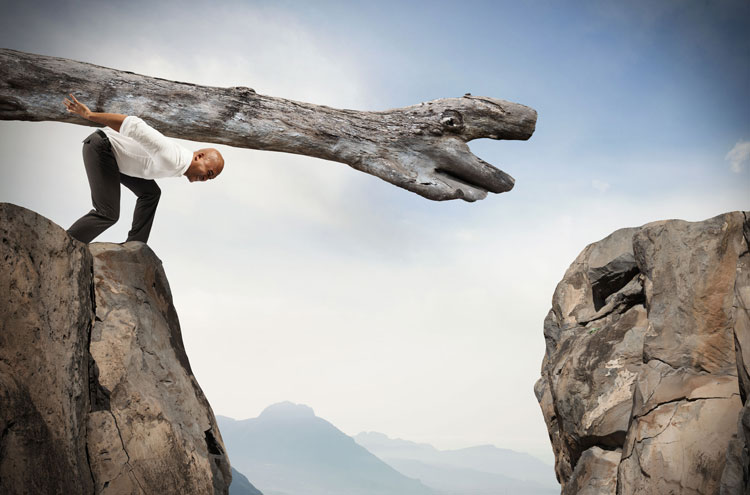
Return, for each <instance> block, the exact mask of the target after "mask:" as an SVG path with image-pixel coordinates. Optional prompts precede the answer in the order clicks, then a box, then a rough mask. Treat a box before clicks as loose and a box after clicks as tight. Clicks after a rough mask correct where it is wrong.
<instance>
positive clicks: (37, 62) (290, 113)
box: [0, 49, 536, 201]
mask: <svg viewBox="0 0 750 495" xmlns="http://www.w3.org/2000/svg"><path fill="white" fill-rule="evenodd" d="M0 68H1V69H0V120H26V121H45V120H51V121H57V122H70V123H74V124H79V125H93V124H92V123H91V122H89V121H85V120H83V119H82V118H80V117H78V116H77V115H74V114H71V113H68V112H67V111H66V109H65V106H64V105H63V104H62V100H63V98H64V97H65V96H66V95H67V94H68V93H70V92H72V93H74V94H75V95H76V97H77V98H78V99H79V100H81V101H82V102H84V103H86V104H88V105H89V107H90V108H91V109H92V110H93V111H106V112H117V113H125V114H130V115H139V116H140V117H142V118H143V119H144V120H146V121H148V122H149V124H151V125H153V126H154V127H155V128H156V129H158V130H159V131H161V132H162V133H163V134H165V135H167V136H172V137H178V138H181V139H189V140H193V141H200V142H210V143H220V144H226V145H230V146H235V147H240V148H251V149H259V150H270V151H282V152H287V153H296V154H300V155H308V156H314V157H318V158H323V159H326V160H333V161H337V162H342V163H346V164H348V165H350V166H351V167H353V168H355V169H357V170H360V171H362V172H365V173H368V174H371V175H374V176H376V177H380V178H381V179H383V180H385V181H387V182H390V183H391V184H394V185H396V186H399V187H402V188H404V189H407V190H409V191H412V192H415V193H417V194H419V195H421V196H424V197H425V198H428V199H433V200H447V199H464V200H466V201H475V200H478V199H483V198H484V197H485V196H486V195H487V192H488V191H490V192H494V193H501V192H505V191H509V190H510V189H512V188H513V183H514V180H513V178H512V177H511V176H509V175H508V174H506V173H505V172H503V171H501V170H498V169H496V168H495V167H493V166H492V165H490V164H488V163H486V162H485V161H483V160H482V159H480V158H478V157H476V156H474V155H473V154H472V153H471V151H470V150H469V147H468V146H467V144H466V142H468V141H471V140H472V139H477V138H491V139H528V138H529V137H531V135H532V134H533V132H534V128H535V125H536V111H535V110H533V109H532V108H529V107H526V106H524V105H520V104H517V103H511V102H508V101H504V100H498V99H495V98H488V97H478V96H471V95H468V94H467V95H466V96H464V97H462V98H443V99H439V100H434V101H430V102H426V103H420V104H418V105H414V106H410V107H404V108H396V109H392V110H385V111H382V112H363V111H357V110H339V109H335V108H331V107H327V106H322V105H313V104H310V103H303V102H297V101H291V100H285V99H282V98H274V97H271V96H264V95H260V94H257V93H256V92H255V91H254V90H252V89H250V88H246V87H231V88H219V87H211V86H198V85H196V84H190V83H184V82H177V81H169V80H166V79H160V78H157V77H149V76H143V75H140V74H134V73H132V72H126V71H120V70H115V69H110V68H107V67H101V66H98V65H93V64H89V63H84V62H78V61H75V60H69V59H64V58H56V57H48V56H44V55H36V54H31V53H25V52H19V51H15V50H8V49H0Z"/></svg>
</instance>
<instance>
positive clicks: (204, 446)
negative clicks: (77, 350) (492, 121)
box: [89, 242, 231, 493]
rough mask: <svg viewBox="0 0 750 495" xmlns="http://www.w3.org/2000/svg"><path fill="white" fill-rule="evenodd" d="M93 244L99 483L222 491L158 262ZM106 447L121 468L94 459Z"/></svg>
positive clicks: (212, 434) (207, 423)
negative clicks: (114, 453)
mask: <svg viewBox="0 0 750 495" xmlns="http://www.w3.org/2000/svg"><path fill="white" fill-rule="evenodd" d="M90 250H91V253H92V254H93V256H94V282H95V290H96V321H95V323H94V327H93V330H92V332H91V345H90V350H91V356H92V358H93V359H94V362H95V363H96V367H97V369H98V385H99V386H100V387H101V389H102V394H101V395H102V396H106V397H107V400H106V401H102V402H101V403H99V404H93V407H94V408H95V409H96V408H98V407H101V408H103V409H104V411H105V412H106V414H104V415H97V416H96V417H95V418H92V424H94V425H97V424H99V425H103V428H102V430H101V431H102V432H103V431H105V430H106V433H107V434H106V435H105V434H103V433H102V435H101V438H98V437H94V436H89V452H90V454H91V456H92V459H93V462H92V472H93V475H94V479H95V480H96V484H97V488H98V489H101V490H102V493H109V490H108V486H111V485H112V483H113V482H114V481H115V480H118V479H120V478H124V479H128V478H130V479H133V480H134V481H135V484H134V485H133V484H131V485H129V486H130V488H129V489H128V491H127V493H138V492H139V489H143V490H144V491H146V492H148V493H151V492H153V493H167V492H170V491H172V492H176V493H214V492H215V491H216V492H222V491H226V490H227V488H228V486H229V484H230V482H231V474H230V466H229V462H228V459H227V457H226V454H225V452H226V450H225V448H224V444H223V442H222V439H221V435H220V434H219V430H218V428H217V426H216V418H215V417H214V415H213V412H212V411H211V407H210V406H209V404H208V401H207V400H206V398H205V396H204V395H203V392H202V391H201V389H200V386H199V385H198V382H197V381H196V380H195V377H194V376H193V374H192V371H191V369H190V363H189V362H188V358H187V354H186V353H185V348H184V345H183V343H182V335H181V333H180V324H179V321H178V319H177V312H176V311H175V308H174V306H173V304H172V295H171V292H170V290H169V284H168V282H167V278H166V275H165V273H164V269H163V267H162V264H161V261H160V260H159V259H158V258H157V257H156V255H155V254H154V252H153V251H152V250H151V249H150V248H149V247H148V246H147V245H146V244H143V243H142V242H128V243H125V244H123V245H119V244H100V243H95V244H91V246H90ZM105 425H106V426H105ZM112 446H114V447H115V448H116V449H117V451H118V452H120V451H122V453H123V454H124V455H125V459H126V462H124V463H122V462H121V463H118V464H117V467H118V469H114V468H112V467H111V466H110V467H106V466H105V463H104V461H102V462H101V463H100V462H98V460H97V459H98V458H99V457H110V456H111V450H110V449H111V447H112ZM100 452H102V453H103V454H102V455H101V456H99V455H98V453H100ZM110 464H111V463H110ZM97 466H102V467H103V469H96V467H97ZM105 485H108V486H105ZM145 487H149V489H146V488H145ZM112 493H121V491H120V490H119V489H118V490H112Z"/></svg>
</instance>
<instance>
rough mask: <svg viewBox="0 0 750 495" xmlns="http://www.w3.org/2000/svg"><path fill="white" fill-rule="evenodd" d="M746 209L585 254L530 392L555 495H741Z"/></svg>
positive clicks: (551, 321)
mask: <svg viewBox="0 0 750 495" xmlns="http://www.w3.org/2000/svg"><path fill="white" fill-rule="evenodd" d="M749 245H750V213H742V212H732V213H727V214H724V215H720V216H717V217H715V218H712V219H709V220H706V221H703V222H694V223H691V222H685V221H680V220H669V221H662V222H655V223H650V224H647V225H644V226H643V227H640V228H628V229H622V230H618V231H616V232H614V233H613V234H611V235H610V236H608V237H606V238H605V239H603V240H601V241H599V242H596V243H593V244H591V245H589V246H587V247H586V248H585V249H584V250H583V252H582V253H581V254H580V255H579V256H578V258H577V259H576V260H575V261H574V262H573V264H572V265H571V266H570V268H569V269H568V271H567V272H566V273H565V276H564V278H563V280H562V281H561V282H560V283H559V284H558V286H557V289H556V290H555V293H554V296H553V300H552V309H551V310H550V312H549V314H548V315H547V318H546V319H545V322H544V337H545V341H546V353H545V356H544V360H543V363H542V377H541V379H540V380H539V381H538V382H537V383H536V386H535V393H536V396H537V399H538V401H539V404H540V406H541V408H542V412H543V414H544V419H545V421H546V424H547V429H548V431H549V435H550V441H551V442H552V447H553V449H554V452H555V459H556V463H555V470H556V473H557V477H558V481H560V483H561V485H562V493H563V494H573V493H587V494H588V493H592V494H593V493H596V494H615V493H616V494H618V495H625V494H633V493H653V494H657V493H658V494H672V493H673V494H714V493H722V494H727V495H728V494H741V493H750V477H749V476H748V466H749V461H748V445H750V402H748V395H749V394H750V313H749V312H748V308H749V307H750V252H748V246H749Z"/></svg>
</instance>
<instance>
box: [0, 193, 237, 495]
mask: <svg viewBox="0 0 750 495" xmlns="http://www.w3.org/2000/svg"><path fill="white" fill-rule="evenodd" d="M0 235H1V236H2V242H1V244H0V256H2V258H3V260H4V261H3V268H2V270H0V300H2V304H1V305H0V319H1V321H2V331H1V332H0V492H2V493H4V494H5V493H8V494H16V493H18V494H22V493H29V494H36V493H50V494H52V493H60V494H62V493H76V494H93V493H102V494H118V495H119V494H131V493H132V494H141V493H191V494H214V493H228V488H229V484H230V482H231V473H230V466H229V461H228V459H227V456H226V454H225V448H224V444H223V441H222V439H221V435H220V433H219V430H218V427H217V426H216V419H215V418H214V415H213V412H212V411H211V407H210V406H209V404H208V402H207V401H206V398H205V397H204V395H203V393H202V391H201V389H200V387H199V385H198V383H197V382H196V380H195V377H194V376H193V374H192V372H191V370H190V364H189V362H188V358H187V355H186V354H185V349H184V347H183V344H182V337H181V333H180V326H179V322H178V320H177V314H176V312H175V309H174V306H173V305H172V297H171V293H170V290H169V285H168V283H167V279H166V276H165V274H164V270H163V268H162V266H161V262H160V261H159V259H158V258H157V257H156V255H154V253H153V251H151V250H150V249H149V248H148V246H146V245H145V244H143V243H137V242H131V243H126V244H125V245H118V244H92V245H91V246H90V247H87V246H85V245H83V244H81V243H79V242H77V241H74V240H73V239H71V238H70V237H69V236H68V235H67V234H66V233H65V232H64V231H63V230H62V229H61V228H60V227H58V226H57V225H55V224H53V223H52V222H50V221H49V220H47V219H45V218H44V217H41V216H39V215H37V214H35V213H33V212H31V211H29V210H26V209H23V208H20V207H17V206H14V205H9V204H0ZM92 323H93V324H92Z"/></svg>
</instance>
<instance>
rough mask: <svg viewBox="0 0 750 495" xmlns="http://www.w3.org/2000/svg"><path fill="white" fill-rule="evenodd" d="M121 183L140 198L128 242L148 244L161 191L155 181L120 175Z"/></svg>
mask: <svg viewBox="0 0 750 495" xmlns="http://www.w3.org/2000/svg"><path fill="white" fill-rule="evenodd" d="M120 182H122V185H123V186H125V187H127V188H128V189H130V190H131V191H133V193H134V194H135V195H136V196H138V201H136V203H135V212H133V227H132V228H131V229H130V232H128V241H142V242H147V241H148V235H149V234H150V233H151V225H152V224H153V223H154V215H155V214H156V207H157V206H158V205H159V197H160V196H161V189H159V186H157V185H156V181H154V180H147V179H141V178H139V177H130V176H129V175H125V174H120Z"/></svg>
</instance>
